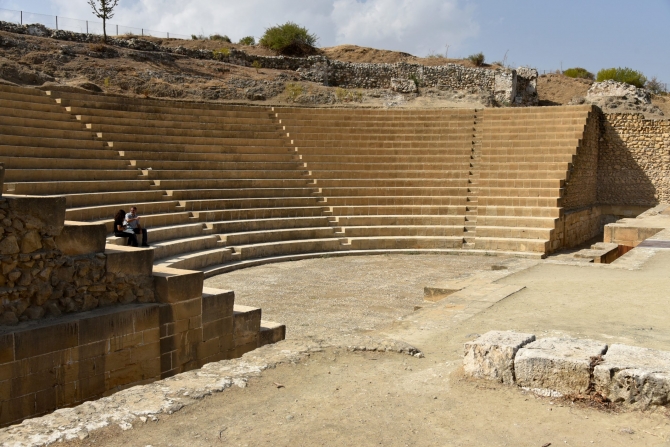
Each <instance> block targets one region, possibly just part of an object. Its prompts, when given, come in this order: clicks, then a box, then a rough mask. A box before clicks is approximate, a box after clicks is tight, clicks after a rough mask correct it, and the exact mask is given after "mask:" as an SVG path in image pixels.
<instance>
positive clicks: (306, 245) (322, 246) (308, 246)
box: [233, 237, 342, 260]
mask: <svg viewBox="0 0 670 447" xmlns="http://www.w3.org/2000/svg"><path fill="white" fill-rule="evenodd" d="M341 248H342V243H341V242H340V240H339V239H337V238H335V237H333V238H325V239H307V240H297V241H277V242H265V243H260V244H253V245H236V246H233V249H234V250H235V253H239V254H240V258H241V259H242V260H244V259H253V258H263V257H268V256H278V255H286V254H293V253H310V252H322V251H337V250H339V249H341Z"/></svg>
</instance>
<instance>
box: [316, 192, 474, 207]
mask: <svg viewBox="0 0 670 447" xmlns="http://www.w3.org/2000/svg"><path fill="white" fill-rule="evenodd" d="M371 192H372V191H367V194H370V193H371ZM465 199H466V198H465V195H462V196H409V195H407V196H328V197H327V200H326V202H325V205H327V206H403V205H412V206H420V205H430V206H436V205H438V206H439V205H442V206H449V205H463V206H465Z"/></svg>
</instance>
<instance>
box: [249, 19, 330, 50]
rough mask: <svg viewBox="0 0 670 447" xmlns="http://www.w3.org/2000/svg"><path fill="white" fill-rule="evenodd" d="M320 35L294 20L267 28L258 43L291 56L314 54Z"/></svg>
mask: <svg viewBox="0 0 670 447" xmlns="http://www.w3.org/2000/svg"><path fill="white" fill-rule="evenodd" d="M317 40H319V38H318V37H316V35H315V34H311V33H310V32H309V31H308V30H307V28H304V27H302V26H300V25H298V24H296V23H293V22H286V23H284V24H283V25H277V26H273V27H270V28H268V29H266V30H265V34H263V37H261V40H259V41H258V43H259V44H260V45H261V46H264V47H266V48H269V49H271V50H274V51H276V52H278V53H280V54H284V55H289V56H302V55H305V54H314V53H316V49H315V48H314V45H316V42H317Z"/></svg>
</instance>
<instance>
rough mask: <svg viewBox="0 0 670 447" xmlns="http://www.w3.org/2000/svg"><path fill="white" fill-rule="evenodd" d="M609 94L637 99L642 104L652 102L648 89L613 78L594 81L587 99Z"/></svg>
mask: <svg viewBox="0 0 670 447" xmlns="http://www.w3.org/2000/svg"><path fill="white" fill-rule="evenodd" d="M608 96H615V97H624V96H625V97H626V98H628V99H635V100H637V101H639V102H640V103H642V104H651V93H649V91H648V90H646V89H643V88H637V87H635V86H634V85H630V84H626V83H625V82H617V81H613V80H611V79H610V80H607V81H603V82H594V83H593V85H591V87H590V88H589V91H588V93H586V99H590V100H592V99H596V98H602V97H608Z"/></svg>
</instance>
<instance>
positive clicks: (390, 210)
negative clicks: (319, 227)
mask: <svg viewBox="0 0 670 447" xmlns="http://www.w3.org/2000/svg"><path fill="white" fill-rule="evenodd" d="M330 208H331V209H332V211H333V215H336V216H377V215H398V214H405V215H408V214H409V215H421V214H428V215H449V214H451V215H459V216H464V215H465V203H463V204H462V205H400V206H398V205H367V206H366V205H361V206H332V207H330Z"/></svg>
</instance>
